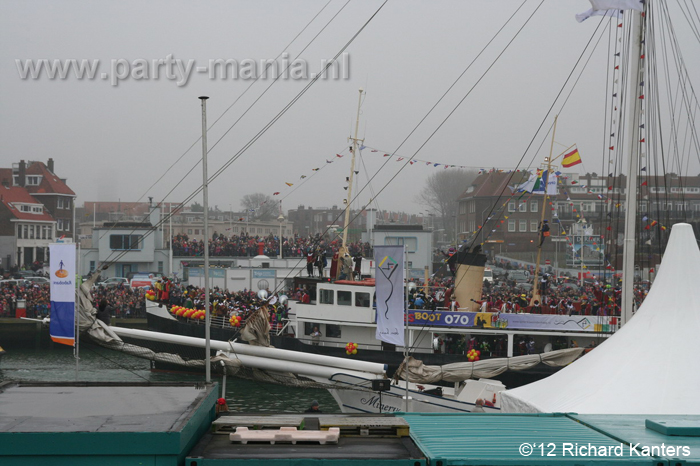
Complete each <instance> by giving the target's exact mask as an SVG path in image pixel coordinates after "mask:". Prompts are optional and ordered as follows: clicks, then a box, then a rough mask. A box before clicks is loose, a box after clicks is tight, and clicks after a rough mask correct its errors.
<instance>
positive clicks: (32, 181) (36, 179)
mask: <svg viewBox="0 0 700 466" xmlns="http://www.w3.org/2000/svg"><path fill="white" fill-rule="evenodd" d="M39 183H41V177H40V176H37V175H30V176H27V186H39Z"/></svg>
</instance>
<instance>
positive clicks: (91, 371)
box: [0, 344, 340, 413]
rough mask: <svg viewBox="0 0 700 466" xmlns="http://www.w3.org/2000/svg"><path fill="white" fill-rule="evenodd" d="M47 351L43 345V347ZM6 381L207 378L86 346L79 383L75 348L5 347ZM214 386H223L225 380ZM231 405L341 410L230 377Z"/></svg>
mask: <svg viewBox="0 0 700 466" xmlns="http://www.w3.org/2000/svg"><path fill="white" fill-rule="evenodd" d="M42 346H43V345H42ZM4 348H5V350H6V351H7V353H6V354H5V355H4V356H2V358H0V380H1V381H10V380H15V381H32V382H74V381H80V382H83V381H85V382H134V383H143V382H192V383H193V384H194V383H197V382H203V381H204V375H203V374H202V375H197V374H175V373H164V372H154V371H151V369H150V363H149V361H147V360H145V359H139V358H136V357H133V356H129V355H126V354H123V353H119V352H115V351H111V350H107V349H104V348H101V347H95V346H92V345H81V347H80V360H79V364H78V370H77V377H76V359H75V357H74V355H73V348H71V347H68V346H64V345H58V344H51V345H46V347H43V348H24V347H7V346H4ZM212 381H214V382H218V383H219V387H221V385H222V379H221V377H218V378H216V377H213V378H212ZM226 400H227V403H228V406H229V410H230V411H231V412H246V413H254V412H277V413H303V412H304V411H305V410H306V409H307V408H309V406H311V403H312V402H313V401H314V400H317V401H318V402H319V405H320V407H321V410H322V411H323V412H324V413H339V412H340V409H339V408H338V405H337V404H336V403H335V400H334V399H333V397H332V396H331V395H330V393H328V391H326V390H322V389H303V388H295V387H285V386H281V385H273V384H269V383H263V382H257V381H252V380H245V379H239V378H236V377H232V376H228V377H227V378H226Z"/></svg>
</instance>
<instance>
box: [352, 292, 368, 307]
mask: <svg viewBox="0 0 700 466" xmlns="http://www.w3.org/2000/svg"><path fill="white" fill-rule="evenodd" d="M355 306H356V307H369V293H355Z"/></svg>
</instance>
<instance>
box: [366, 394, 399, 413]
mask: <svg viewBox="0 0 700 466" xmlns="http://www.w3.org/2000/svg"><path fill="white" fill-rule="evenodd" d="M360 403H362V404H363V405H366V406H370V407H372V408H375V409H379V410H381V411H382V412H397V411H398V410H399V408H395V407H393V406H387V405H385V404H383V403H380V402H379V397H378V396H373V397H372V398H360Z"/></svg>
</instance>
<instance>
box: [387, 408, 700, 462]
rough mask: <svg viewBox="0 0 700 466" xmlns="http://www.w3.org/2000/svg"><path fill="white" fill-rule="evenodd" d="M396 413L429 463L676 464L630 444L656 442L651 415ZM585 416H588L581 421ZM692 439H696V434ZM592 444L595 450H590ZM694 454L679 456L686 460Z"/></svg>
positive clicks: (694, 446)
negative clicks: (649, 425) (650, 427)
mask: <svg viewBox="0 0 700 466" xmlns="http://www.w3.org/2000/svg"><path fill="white" fill-rule="evenodd" d="M400 416H402V417H403V418H404V419H406V420H407V421H408V423H409V424H410V429H411V437H412V438H413V440H414V441H415V442H416V444H417V445H418V447H419V448H420V449H421V450H422V451H423V453H424V454H425V455H426V457H427V458H428V460H429V463H430V464H431V465H439V466H447V465H481V466H488V465H494V466H496V465H543V464H546V465H570V464H571V465H573V464H576V465H584V464H585V465H603V464H611V463H622V464H634V465H637V464H640V465H641V464H645V465H649V464H653V465H658V464H664V465H665V464H676V463H675V462H671V463H669V460H670V458H671V457H669V456H663V455H661V456H642V455H638V454H637V452H636V451H632V450H631V449H630V446H629V443H633V444H636V443H638V442H641V441H643V440H644V439H646V440H648V441H651V439H652V438H653V439H654V441H657V442H659V444H660V438H659V437H658V436H659V435H661V434H659V433H657V432H653V431H649V432H653V434H654V435H653V436H651V434H650V433H648V432H646V429H645V427H644V423H645V419H646V418H649V417H650V416H639V417H638V418H637V419H630V418H631V416H621V415H618V416H614V415H607V416H599V417H595V416H587V417H586V416H576V415H567V414H561V413H555V414H438V413H423V414H400ZM578 418H580V419H578ZM666 418H668V416H666ZM697 418H699V419H700V416H698V417H697ZM583 419H586V420H587V421H589V422H583ZM640 423H641V424H640ZM639 425H641V427H639ZM616 426H619V428H617V427H616ZM624 426H626V427H624ZM606 429H609V430H610V431H614V432H616V433H617V434H618V435H613V434H612V433H611V432H608V431H607V430H606ZM679 439H680V440H679ZM691 439H696V440H700V439H699V438H697V437H695V438H691ZM672 441H673V442H675V443H674V444H677V445H688V446H689V448H690V449H691V450H694V455H693V456H694V457H695V458H697V456H698V455H700V445H699V444H698V443H697V442H695V441H693V440H690V441H689V440H688V438H687V437H675V438H673V440H672ZM679 442H680V443H679ZM668 444H669V441H667V442H666V445H668ZM593 450H594V451H595V453H596V455H595V456H592V455H590V452H591V451H593ZM693 456H691V457H689V458H684V457H682V459H684V460H685V461H688V459H692V458H693ZM684 464H693V463H692V462H691V463H688V462H686V463H684ZM698 464H700V463H698Z"/></svg>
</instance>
